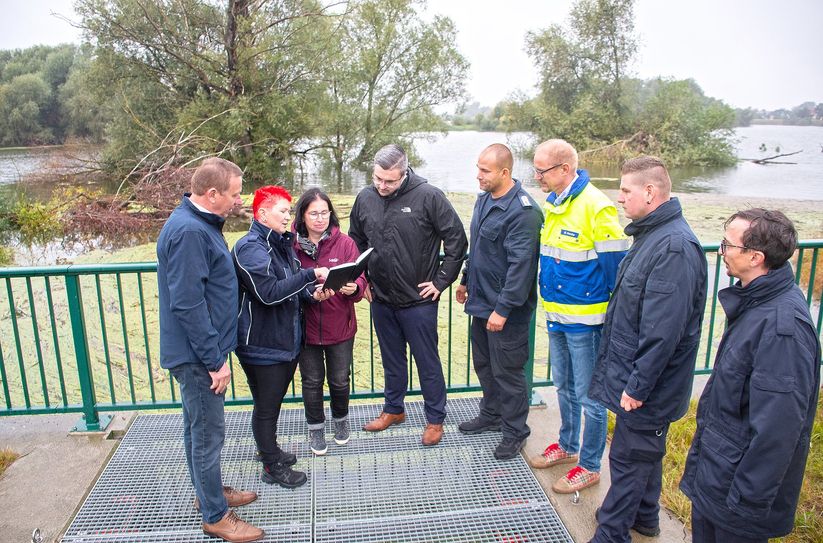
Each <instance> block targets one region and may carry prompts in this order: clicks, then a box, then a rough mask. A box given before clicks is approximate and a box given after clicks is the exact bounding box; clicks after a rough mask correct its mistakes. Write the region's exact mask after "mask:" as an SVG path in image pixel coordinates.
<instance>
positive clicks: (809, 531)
mask: <svg viewBox="0 0 823 543" xmlns="http://www.w3.org/2000/svg"><path fill="white" fill-rule="evenodd" d="M696 407H697V402H696V401H693V402H692V405H691V407H690V409H689V412H688V413H687V414H686V416H685V417H683V418H682V419H680V420H679V421H677V422H675V423H674V424H672V425H671V428H670V430H669V436H668V442H667V447H668V452H667V453H666V456H665V457H664V459H663V492H662V494H661V497H660V501H661V502H662V503H663V505H665V506H666V508H667V509H669V510H670V511H672V512H673V513H674V514H675V515H677V517H678V518H679V519H680V520H682V521H683V522H684V523H686V525H690V523H691V503H690V502H689V500H688V498H686V496H684V495H683V493H682V492H680V489H679V488H678V484H679V483H680V477H681V476H682V475H683V468H684V466H685V463H686V455H687V454H688V452H689V447H691V443H692V437H693V436H694V431H695V425H696V422H695V410H696ZM773 541H779V542H783V543H821V542H823V397H821V398H820V399H819V400H818V403H817V417H816V418H815V422H814V428H813V430H812V440H811V449H810V451H809V458H808V460H807V462H806V472H805V476H804V479H803V487H802V489H801V491H800V502H799V503H798V506H797V514H796V516H795V521H794V531H793V532H792V533H791V534H789V535H788V536H786V537H782V538H777V539H774V540H773Z"/></svg>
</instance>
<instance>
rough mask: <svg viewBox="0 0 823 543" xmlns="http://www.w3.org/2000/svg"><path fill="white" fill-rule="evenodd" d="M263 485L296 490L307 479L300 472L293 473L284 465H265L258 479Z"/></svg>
mask: <svg viewBox="0 0 823 543" xmlns="http://www.w3.org/2000/svg"><path fill="white" fill-rule="evenodd" d="M260 478H261V479H262V480H263V482H264V483H268V484H270V485H272V484H275V483H277V484H278V485H280V486H282V487H285V488H297V487H298V486H302V485H304V484H306V481H307V480H308V477H306V474H305V473H303V472H302V471H294V470H293V469H291V467H289V466H287V465H285V464H279V463H277V464H266V465H265V466H263V475H262V476H261V477H260Z"/></svg>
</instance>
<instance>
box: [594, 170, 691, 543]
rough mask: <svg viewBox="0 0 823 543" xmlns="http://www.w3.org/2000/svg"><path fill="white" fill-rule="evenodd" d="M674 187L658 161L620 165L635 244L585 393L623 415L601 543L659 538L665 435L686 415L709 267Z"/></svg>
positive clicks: (601, 517) (601, 514)
mask: <svg viewBox="0 0 823 543" xmlns="http://www.w3.org/2000/svg"><path fill="white" fill-rule="evenodd" d="M671 187H672V183H671V179H670V178H669V174H668V172H667V171H666V166H665V165H664V164H663V162H662V161H661V160H660V159H658V158H656V157H652V156H641V157H637V158H634V159H631V160H629V161H627V162H626V163H625V164H624V165H623V168H622V176H621V180H620V192H619V194H618V197H617V202H618V203H619V204H621V205H622V206H623V210H624V212H625V214H626V218H628V219H630V220H631V221H632V222H631V223H629V225H628V226H627V227H626V230H625V231H626V234H628V235H630V236H633V238H634V242H633V244H632V246H631V248H630V249H629V252H628V254H627V255H626V257H625V258H624V259H623V262H621V264H620V268H619V270H618V273H617V280H616V283H615V288H614V291H613V292H614V293H613V294H612V298H611V301H610V302H609V308H608V311H607V313H606V323H605V326H604V329H603V336H602V340H601V343H600V352H599V354H598V361H597V367H596V368H595V371H594V375H593V376H592V382H591V385H590V387H589V396H590V397H591V398H593V399H595V400H598V401H600V402H602V403H603V405H605V406H606V408H608V409H609V410H610V411H613V412H614V413H615V414H616V415H617V423H616V424H615V427H614V437H613V438H612V443H611V447H610V449H609V473H610V474H611V487H610V488H609V491H608V493H607V494H606V498H605V499H604V500H603V505H602V506H601V507H600V509H599V510H598V513H597V520H598V523H599V526H598V527H597V532H596V533H595V535H594V539H592V541H594V542H596V543H630V542H631V536H630V535H629V529H630V528H632V529H634V530H635V531H636V532H638V533H641V534H643V535H647V536H654V535H657V534H659V533H660V521H659V517H658V515H659V512H660V505H659V503H658V501H659V499H660V491H661V488H662V476H663V456H664V455H665V454H666V435H667V433H668V430H669V424H670V423H671V422H673V421H675V420H677V419H679V418H680V417H682V416H683V415H685V414H686V411H687V410H688V407H689V398H690V395H691V389H692V381H693V379H694V363H695V359H696V358H697V350H698V347H699V345H700V331H701V324H702V322H703V313H704V308H705V305H706V276H707V264H706V256H705V255H704V254H703V249H702V247H701V245H700V242H699V241H698V240H697V237H696V236H695V235H694V232H692V230H691V228H690V227H689V225H688V223H687V222H686V220H685V219H684V218H683V211H682V209H681V207H680V202H679V200H678V199H677V198H672V197H671V195H670V193H671Z"/></svg>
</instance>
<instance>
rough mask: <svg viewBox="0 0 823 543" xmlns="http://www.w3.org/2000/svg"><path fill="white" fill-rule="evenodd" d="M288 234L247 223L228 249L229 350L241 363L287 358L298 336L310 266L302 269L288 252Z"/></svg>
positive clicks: (300, 340) (290, 238) (297, 347)
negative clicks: (232, 334)
mask: <svg viewBox="0 0 823 543" xmlns="http://www.w3.org/2000/svg"><path fill="white" fill-rule="evenodd" d="M293 243H294V240H293V234H292V233H291V232H286V233H285V234H282V235H280V234H278V233H277V232H274V231H273V230H271V229H270V228H268V227H267V226H265V225H263V224H261V223H259V222H257V221H256V220H253V221H252V224H251V228H249V233H248V234H246V235H245V236H243V237H242V238H240V239H239V240H238V241H237V243H236V244H235V245H234V249H232V256H233V257H234V267H235V270H236V272H237V278H238V280H239V281H240V310H239V314H238V323H237V348H236V350H235V352H236V353H237V356H238V358H240V361H241V362H244V363H246V364H257V365H269V364H282V363H284V362H291V361H292V360H294V359H296V358H297V355H298V354H300V349H301V347H302V345H303V338H304V331H303V327H304V323H303V315H302V312H301V309H300V302H301V301H310V300H311V299H312V298H311V290H313V289H314V285H315V275H314V268H307V269H303V268H301V267H300V261H299V260H298V259H297V257H296V255H295V254H294V248H293V247H292V244H293Z"/></svg>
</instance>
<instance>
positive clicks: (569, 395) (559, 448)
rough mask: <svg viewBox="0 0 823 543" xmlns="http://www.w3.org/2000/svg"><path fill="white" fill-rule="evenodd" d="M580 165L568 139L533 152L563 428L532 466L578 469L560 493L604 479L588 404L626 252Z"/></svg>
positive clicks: (610, 212)
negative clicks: (608, 310)
mask: <svg viewBox="0 0 823 543" xmlns="http://www.w3.org/2000/svg"><path fill="white" fill-rule="evenodd" d="M577 165H578V161H577V151H575V149H574V147H572V146H571V145H570V144H569V143H567V142H565V141H563V140H548V141H545V142H543V143H541V144H540V145H539V146H538V147H537V149H536V151H535V154H534V178H535V179H536V180H537V181H538V182H539V183H540V186H541V188H542V189H543V192H547V193H548V197H547V198H546V203H545V204H544V206H543V211H544V215H545V222H544V224H543V230H542V232H541V236H540V275H539V283H540V296H541V297H542V298H543V308H544V309H545V311H546V322H547V326H548V330H549V358H550V362H551V368H552V379H553V381H554V384H555V386H556V387H557V397H558V403H559V405H560V418H561V424H560V431H559V439H558V441H557V442H554V443H551V444H549V446H548V447H546V450H545V451H543V453H542V454H541V455H539V456H536V457H534V458H532V459H530V461H529V463H530V464H531V465H532V467H535V468H547V467H550V466H554V465H557V464H564V463H570V464H575V465H574V467H573V468H572V469H570V470H569V471H568V472H567V473H566V475H564V476H563V477H561V478H560V479H559V480H558V481H557V482H555V484H554V485H553V486H552V488H553V490H554V491H555V492H558V493H572V492H575V491H577V490H582V489H584V488H587V487H589V486H592V485H594V484H596V483H598V482H599V481H600V459H601V457H602V456H603V450H604V449H605V446H606V422H607V418H606V409H605V407H603V406H602V405H601V404H599V403H598V402H596V401H594V400H592V399H590V398H589V395H588V389H589V383H590V382H591V377H592V372H593V370H594V365H595V362H596V360H597V351H598V348H599V346H600V333H601V330H602V327H603V321H604V320H605V317H606V308H607V306H608V303H609V298H610V297H611V293H612V290H613V289H614V282H615V277H616V276H617V268H618V266H619V264H620V261H621V260H622V259H623V257H624V256H625V255H626V251H627V250H628V239H627V238H626V236H625V234H624V233H623V228H622V227H621V226H620V223H619V221H618V218H617V208H616V207H615V205H614V203H613V202H612V201H611V200H609V198H608V197H607V196H606V195H605V194H603V193H602V192H601V191H600V190H599V189H598V188H597V187H595V186H594V185H592V184H591V182H590V181H589V174H588V172H586V170H579V169H577ZM581 411H582V414H583V415H585V424H584V425H583V439H582V446H581V440H580V427H581Z"/></svg>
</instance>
